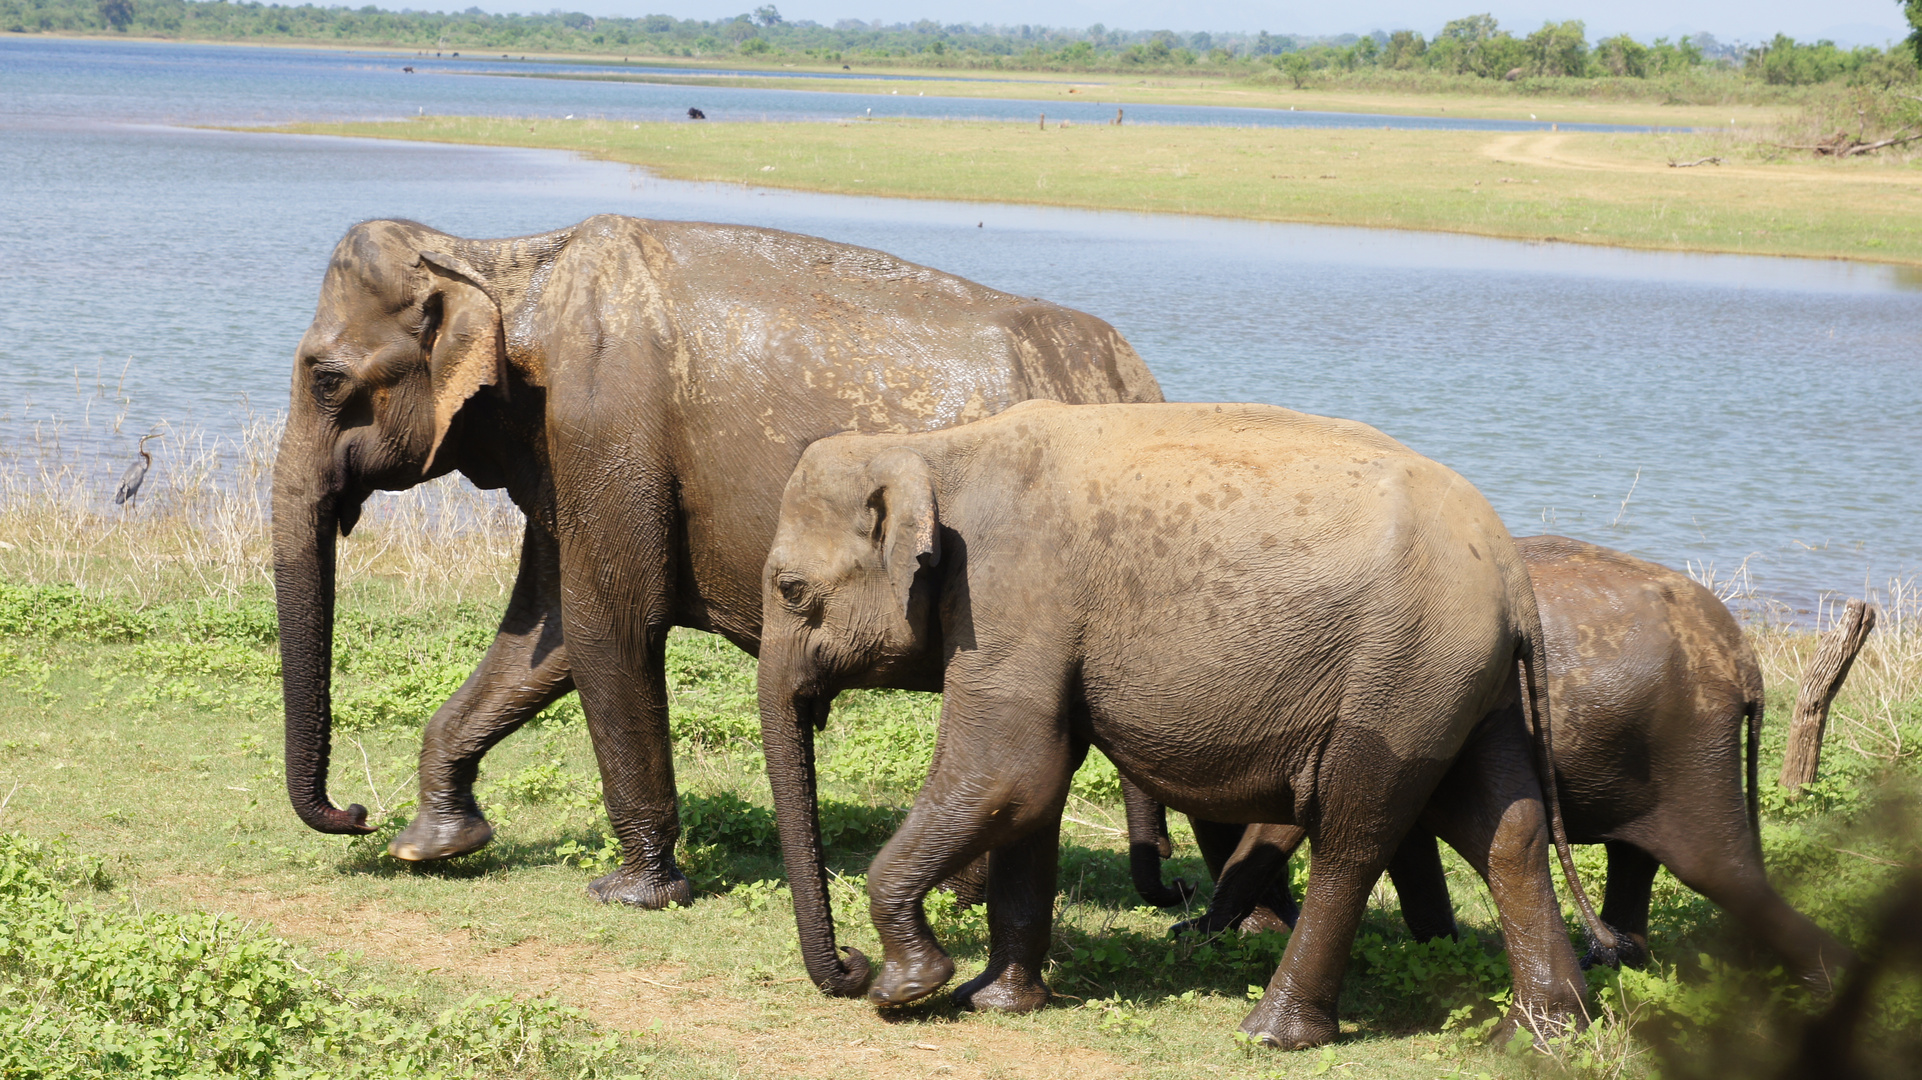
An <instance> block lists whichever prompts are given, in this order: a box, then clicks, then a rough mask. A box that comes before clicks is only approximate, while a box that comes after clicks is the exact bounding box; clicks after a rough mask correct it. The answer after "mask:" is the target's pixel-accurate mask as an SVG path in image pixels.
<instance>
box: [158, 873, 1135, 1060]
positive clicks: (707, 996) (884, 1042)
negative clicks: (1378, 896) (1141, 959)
mask: <svg viewBox="0 0 1922 1080" xmlns="http://www.w3.org/2000/svg"><path fill="white" fill-rule="evenodd" d="M143 891H147V892H148V893H150V894H151V893H164V894H168V895H171V896H173V897H176V898H177V899H178V900H179V902H181V903H183V904H188V905H192V906H193V907H196V908H199V909H201V910H205V911H217V912H225V913H228V914H232V915H235V916H238V917H239V918H242V919H246V920H248V921H251V922H255V923H260V924H265V925H266V926H269V927H271V928H272V929H273V932H274V933H276V934H278V935H279V936H280V937H282V938H284V939H286V940H288V941H290V942H293V943H295V944H297V945H303V946H306V947H308V948H312V949H316V950H323V951H329V952H331V951H334V950H342V951H348V952H359V953H361V954H363V955H366V956H368V957H371V958H374V959H378V960H383V961H387V962H391V963H396V964H401V965H404V966H407V967H413V968H416V969H419V970H420V971H422V972H426V973H434V972H447V973H449V974H453V975H459V976H461V977H464V978H467V979H471V980H473V981H475V982H479V983H481V984H484V985H486V986H489V987H492V988H496V989H505V990H511V991H514V992H516V993H524V994H529V995H539V994H548V995H552V997H553V998H554V999H555V1000H556V1001H559V1002H561V1003H563V1004H567V1005H571V1006H573V1007H575V1008H577V1009H580V1010H582V1011H583V1012H585V1013H587V1014H588V1015H589V1016H591V1017H592V1018H593V1019H594V1021H595V1022H596V1023H598V1024H600V1025H602V1026H603V1027H605V1028H608V1029H612V1030H617V1031H627V1032H636V1033H647V1034H649V1035H650V1036H652V1037H655V1038H660V1039H663V1040H665V1041H667V1042H669V1043H672V1044H675V1045H676V1046H677V1048H678V1049H680V1050H681V1051H683V1052H685V1053H687V1054H689V1055H690V1056H694V1057H703V1058H713V1057H721V1058H731V1059H733V1060H734V1061H735V1062H736V1063H737V1064H738V1065H739V1066H740V1067H741V1068H743V1069H744V1070H751V1069H756V1068H773V1069H775V1070H777V1071H778V1073H779V1075H781V1076H784V1077H787V1076H793V1077H819V1078H822V1080H829V1078H833V1080H841V1078H844V1077H852V1076H872V1077H877V1078H879V1077H886V1078H887V1080H900V1078H901V1077H903V1076H920V1077H939V1078H941V1080H970V1078H981V1080H986V1078H989V1077H996V1078H999V1077H1013V1078H1020V1080H1057V1078H1060V1080H1067V1078H1071V1077H1083V1076H1126V1075H1128V1074H1129V1073H1130V1072H1132V1071H1133V1070H1132V1069H1130V1068H1128V1067H1127V1066H1126V1065H1125V1064H1123V1063H1122V1062H1120V1061H1117V1060H1116V1059H1114V1058H1113V1057H1111V1056H1109V1055H1108V1054H1106V1053H1104V1052H1102V1051H1100V1050H1097V1049H1095V1048H1093V1047H1087V1046H1075V1047H1064V1046H1060V1045H1058V1044H1056V1043H1055V1042H1054V1041H1053V1040H1042V1039H1037V1038H1035V1037H1033V1035H1031V1034H1029V1033H1026V1032H1023V1031H1021V1030H1020V1028H1021V1024H1020V1022H1019V1021H1016V1022H1015V1023H1012V1024H1005V1023H1003V1024H998V1023H993V1022H991V1021H988V1020H986V1019H981V1020H973V1019H970V1018H963V1019H961V1020H959V1021H956V1022H943V1021H939V1020H937V1021H933V1022H922V1023H900V1022H891V1021H889V1020H887V1019H886V1018H884V1017H883V1016H882V1015H881V1014H879V1013H878V1012H877V1011H876V1010H875V1009H874V1008H872V1007H871V1006H869V1005H867V1004H866V1003H864V1002H858V1001H834V1000H830V999H828V998H825V997H821V996H818V995H816V994H815V993H814V991H813V989H812V988H811V987H809V986H807V981H806V979H805V978H796V979H792V980H783V981H781V982H777V983H775V984H773V985H771V986H770V987H768V993H769V994H770V995H776V996H778V998H779V1000H768V999H767V998H766V997H750V996H746V995H743V994H742V993H741V992H740V988H739V987H730V986H728V985H727V984H726V982H725V981H724V980H722V979H718V978H707V979H701V980H685V979H683V978H682V977H681V972H680V971H679V969H676V968H650V969H641V968H632V967H626V966H624V965H623V964H622V963H621V961H620V959H619V958H618V957H616V956H615V955H614V954H612V953H610V952H607V951H605V950H601V949H595V948H591V947H575V946H563V945H559V944H556V943H553V942H548V941H543V940H541V939H539V938H531V939H528V940H524V941H521V942H519V943H518V944H515V945H508V946H494V945H489V944H487V943H485V942H483V941H480V940H478V939H477V938H476V937H475V936H474V935H473V934H471V933H469V932H468V931H466V930H452V931H444V930H439V929H436V928H435V926H434V921H433V919H432V918H430V917H429V916H428V915H427V914H426V913H424V912H420V911H413V910H408V909H405V908H399V907H391V906H385V905H381V904H378V903H374V902H371V901H360V902H357V903H351V904H347V905H346V906H342V905H341V903H340V902H339V901H338V900H337V899H336V898H335V897H333V896H331V895H329V894H328V893H327V892H326V891H324V890H316V891H311V892H294V893H282V892H274V891H272V890H268V889H264V888H260V887H257V886H251V885H249V884H248V883H247V882H246V881H244V880H243V881H232V880H222V879H217V878H205V877H197V876H191V875H181V876H172V877H165V878H159V879H156V880H154V881H151V882H149V883H148V884H147V885H146V886H145V887H144V890H143ZM788 983H792V984H795V985H792V986H789V985H787V984H788Z"/></svg>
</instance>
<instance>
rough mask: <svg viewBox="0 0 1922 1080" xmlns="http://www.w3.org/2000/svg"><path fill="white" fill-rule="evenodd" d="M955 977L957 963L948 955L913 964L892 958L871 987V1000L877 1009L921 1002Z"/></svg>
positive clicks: (931, 956)
mask: <svg viewBox="0 0 1922 1080" xmlns="http://www.w3.org/2000/svg"><path fill="white" fill-rule="evenodd" d="M953 977H954V961H953V960H952V959H950V958H949V956H948V954H947V953H944V952H935V953H931V954H928V955H925V956H917V957H914V958H913V959H910V960H905V961H903V960H896V959H894V958H892V957H890V958H888V959H887V960H886V961H884V962H883V963H882V964H881V974H880V975H879V976H877V977H876V978H875V980H874V985H873V986H870V987H868V1000H869V1001H872V1002H874V1003H875V1004H876V1005H880V1006H884V1007H895V1006H901V1005H910V1004H913V1003H914V1002H917V1001H920V1000H921V999H922V998H924V997H927V996H928V995H929V994H932V993H934V992H935V991H936V990H939V989H941V987H942V986H943V985H944V984H946V983H947V981H948V980H949V979H951V978H953Z"/></svg>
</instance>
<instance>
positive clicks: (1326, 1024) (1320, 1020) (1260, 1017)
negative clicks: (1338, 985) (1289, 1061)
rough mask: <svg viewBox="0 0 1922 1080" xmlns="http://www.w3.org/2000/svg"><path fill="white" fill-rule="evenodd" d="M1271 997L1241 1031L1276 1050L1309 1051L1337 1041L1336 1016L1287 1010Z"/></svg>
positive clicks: (1250, 1014) (1264, 1001)
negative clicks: (1271, 999) (1272, 1000)
mask: <svg viewBox="0 0 1922 1080" xmlns="http://www.w3.org/2000/svg"><path fill="white" fill-rule="evenodd" d="M1272 997H1273V995H1272V994H1271V995H1269V997H1264V998H1262V999H1261V1004H1259V1005H1256V1006H1255V1011H1254V1012H1251V1013H1249V1014H1248V1018H1247V1019H1246V1020H1243V1021H1242V1022H1241V1030H1242V1031H1244V1032H1246V1033H1247V1034H1248V1035H1250V1036H1252V1037H1253V1038H1254V1039H1255V1040H1257V1041H1258V1042H1260V1043H1261V1044H1262V1045H1263V1046H1272V1047H1274V1048H1275V1049H1277V1050H1308V1049H1312V1048H1313V1047H1317V1046H1325V1045H1327V1044H1328V1043H1331V1042H1334V1041H1335V1040H1336V1039H1337V1038H1339V1037H1340V1035H1341V1026H1340V1025H1339V1024H1337V1023H1336V1022H1335V1017H1334V1014H1333V1013H1327V1014H1321V1013H1315V1012H1312V1011H1310V1010H1307V1009H1303V1008H1299V1007H1298V1008H1294V1009H1286V1008H1283V1007H1282V1006H1281V1005H1280V1004H1279V1003H1275V1002H1271V1001H1270V998H1272Z"/></svg>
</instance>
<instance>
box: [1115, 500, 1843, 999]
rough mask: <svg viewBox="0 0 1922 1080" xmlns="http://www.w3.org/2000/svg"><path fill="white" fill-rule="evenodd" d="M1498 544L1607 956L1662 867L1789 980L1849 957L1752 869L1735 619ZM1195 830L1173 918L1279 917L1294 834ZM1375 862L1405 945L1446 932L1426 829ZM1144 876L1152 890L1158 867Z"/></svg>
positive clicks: (1579, 555) (1708, 603)
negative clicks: (1397, 911) (1532, 655)
mask: <svg viewBox="0 0 1922 1080" xmlns="http://www.w3.org/2000/svg"><path fill="white" fill-rule="evenodd" d="M1515 544H1516V548H1517V549H1518V550H1519V551H1520V552H1521V555H1522V559H1523V560H1524V561H1525V562H1526V563H1527V564H1528V571H1529V575H1530V577H1531V578H1532V579H1533V581H1534V587H1535V597H1536V602H1537V604H1538V605H1539V607H1540V609H1541V615H1542V630H1543V633H1544V634H1545V635H1546V637H1547V645H1548V688H1549V699H1550V702H1551V704H1552V709H1553V716H1554V737H1555V757H1556V760H1555V774H1556V779H1557V786H1558V787H1559V789H1560V793H1561V803H1562V812H1563V814H1564V817H1565V820H1566V822H1567V826H1568V835H1569V840H1570V841H1571V842H1573V843H1578V844H1605V845H1607V851H1608V885H1607V890H1606V892H1605V893H1604V894H1603V902H1602V912H1601V916H1602V920H1603V921H1604V922H1606V923H1608V924H1609V925H1610V926H1611V927H1613V928H1614V929H1615V930H1617V931H1618V935H1617V936H1618V938H1619V939H1620V941H1621V943H1622V945H1621V949H1620V950H1619V955H1620V958H1621V960H1622V962H1623V963H1627V964H1634V965H1640V964H1642V963H1644V962H1646V961H1647V959H1648V909H1649V897H1650V891H1651V887H1652V885H1653V883H1654V879H1655V871H1656V870H1657V869H1658V868H1659V867H1661V866H1667V867H1668V868H1669V870H1670V871H1671V872H1672V873H1674V874H1675V876H1676V877H1677V878H1678V879H1680V880H1681V882H1682V883H1683V884H1685V885H1687V886H1688V887H1689V888H1691V889H1694V890H1695V891H1696V892H1698V893H1701V894H1702V895H1703V896H1706V897H1708V898H1709V899H1710V900H1713V901H1714V902H1715V903H1716V904H1718V905H1720V906H1721V907H1722V908H1723V910H1725V911H1727V912H1728V913H1729V914H1730V915H1732V916H1733V917H1734V918H1735V920H1736V922H1737V924H1739V925H1740V926H1741V927H1742V928H1743V929H1744V930H1746V931H1748V932H1749V933H1750V934H1752V935H1754V936H1755V937H1756V938H1757V939H1759V940H1761V941H1762V942H1764V943H1765V944H1767V945H1768V946H1769V947H1771V948H1772V949H1774V950H1775V952H1776V953H1777V954H1779V955H1780V956H1781V957H1782V959H1783V960H1784V961H1786V962H1787V964H1788V966H1789V969H1790V970H1791V971H1792V972H1793V973H1794V974H1796V975H1797V976H1798V977H1800V978H1801V979H1802V980H1803V981H1805V982H1806V983H1808V984H1809V985H1810V986H1812V987H1815V988H1817V989H1819V990H1827V989H1828V988H1829V986H1830V983H1831V980H1832V979H1833V977H1834V975H1835V973H1836V971H1837V969H1838V968H1840V967H1842V966H1844V965H1846V964H1848V963H1850V962H1852V961H1853V960H1854V956H1853V954H1852V953H1851V952H1850V951H1849V950H1848V948H1847V947H1846V946H1844V945H1843V944H1842V943H1841V942H1839V941H1837V940H1836V939H1835V938H1834V937H1832V936H1831V935H1829V934H1828V933H1827V932H1826V931H1824V930H1823V929H1822V928H1820V927H1818V926H1816V925H1815V924H1814V923H1813V922H1811V921H1810V920H1809V918H1808V917H1807V916H1805V915H1803V914H1802V913H1800V912H1798V911H1796V910H1795V909H1794V908H1792V907H1790V906H1789V905H1788V903H1787V902H1786V901H1784V900H1783V899H1782V897H1781V895H1780V894H1779V893H1777V892H1776V891H1775V889H1774V888H1773V887H1771V886H1770V885H1769V882H1768V875H1767V874H1766V873H1765V872H1764V869H1763V866H1762V846H1761V839H1760V832H1759V828H1758V825H1757V820H1756V818H1757V814H1756V788H1755V785H1756V781H1757V777H1756V742H1757V732H1758V729H1759V728H1760V727H1761V723H1762V701H1763V695H1762V674H1761V668H1760V666H1759V665H1758V664H1757V662H1756V659H1755V653H1754V650H1752V649H1751V648H1750V647H1749V644H1748V639H1747V637H1746V636H1745V635H1744V634H1743V633H1742V628H1741V627H1740V626H1739V625H1737V623H1736V622H1735V619H1734V617H1733V616H1731V615H1730V614H1729V611H1728V608H1727V607H1725V606H1724V605H1723V604H1722V602H1721V601H1720V600H1717V599H1716V598H1715V595H1714V594H1713V593H1711V592H1709V591H1708V590H1707V589H1705V588H1703V587H1702V586H1701V585H1699V584H1697V583H1695V582H1694V581H1691V580H1690V579H1689V578H1688V577H1686V576H1685V575H1682V574H1679V573H1676V572H1675V571H1673V570H1670V569H1668V568H1667V567H1664V566H1659V565H1656V564H1655V563H1651V562H1645V561H1643V560H1641V559H1637V558H1635V557H1634V556H1631V555H1627V554H1624V553H1622V552H1619V551H1614V550H1611V549H1609V548H1605V547H1600V546H1598V545H1595V544H1590V543H1585V542H1583V541H1580V540H1571V539H1569V538H1567V537H1563V536H1528V537H1522V538H1519V539H1517V540H1516V542H1515ZM1744 726H1746V727H1747V729H1748V731H1747V735H1748V739H1747V746H1746V749H1745V748H1744V746H1743V728H1744ZM1129 798H1130V800H1131V803H1132V804H1133V805H1131V814H1132V815H1133V816H1135V817H1143V818H1144V819H1145V817H1146V815H1147V814H1149V813H1152V812H1153V811H1154V810H1155V809H1157V808H1156V807H1155V804H1153V803H1152V801H1147V805H1146V808H1144V807H1143V806H1142V805H1141V803H1142V802H1143V801H1144V796H1142V795H1141V794H1139V793H1130V794H1129ZM1196 826H1197V828H1196V834H1195V835H1196V837H1197V839H1198V840H1199V841H1200V846H1201V847H1202V848H1203V852H1204V855H1205V856H1206V857H1207V861H1208V862H1209V868H1210V871H1211V872H1212V873H1215V874H1216V875H1217V876H1218V877H1219V881H1218V882H1217V885H1216V888H1215V895H1214V898H1213V900H1212V902H1211V903H1210V905H1209V910H1208V913H1207V914H1206V915H1204V916H1202V917H1201V918H1199V919H1196V920H1195V921H1194V922H1193V923H1192V924H1189V925H1192V926H1193V927H1194V928H1196V929H1201V930H1205V931H1216V930H1224V929H1227V928H1229V927H1232V926H1237V925H1244V926H1245V925H1248V924H1247V922H1246V920H1247V919H1249V918H1253V919H1254V920H1255V924H1254V925H1256V926H1257V927H1260V928H1268V927H1271V926H1273V925H1274V924H1276V923H1278V922H1280V923H1293V922H1294V918H1295V912H1294V901H1293V899H1292V897H1290V896H1289V895H1288V893H1287V891H1286V886H1285V884H1283V883H1284V882H1285V881H1286V877H1285V876H1284V875H1283V874H1282V871H1284V870H1285V869H1286V867H1287V863H1288V858H1289V856H1290V854H1291V853H1292V852H1293V851H1294V850H1295V848H1296V846H1297V845H1299V844H1300V842H1301V840H1302V838H1303V837H1302V832H1301V830H1300V829H1296V828H1294V827H1292V826H1286V825H1258V826H1253V827H1250V828H1249V829H1248V830H1247V834H1246V836H1243V835H1242V834H1241V833H1242V831H1241V828H1240V826H1222V825H1219V824H1214V823H1210V822H1206V821H1202V822H1196ZM1227 830H1232V831H1231V832H1230V831H1227ZM1144 842H1146V841H1145V839H1144ZM1224 844H1225V848H1224ZM1140 865H1141V861H1140V860H1139V859H1138V860H1137V868H1139V866H1140ZM1388 872H1389V876H1390V877H1391V878H1392V879H1393V881H1394V883H1395V889H1396V891H1397V892H1398V893H1399V894H1400V896H1401V908H1402V914H1403V917H1404V918H1405V919H1406V920H1407V922H1408V926H1409V929H1410V930H1411V931H1413V933H1414V934H1415V936H1416V937H1417V938H1419V939H1421V940H1427V939H1429V938H1432V937H1441V936H1450V937H1452V936H1453V935H1454V933H1455V917H1454V912H1453V910H1452V907H1451V905H1450V902H1449V897H1448V885H1447V881H1446V879H1445V878H1444V876H1443V874H1442V867H1441V861H1440V859H1439V858H1438V856H1437V854H1436V849H1435V840H1434V837H1433V836H1432V835H1426V834H1422V833H1420V832H1417V833H1412V834H1410V836H1409V839H1408V840H1407V842H1405V843H1404V844H1403V845H1402V847H1401V849H1400V850H1399V851H1398V852H1397V853H1396V855H1395V858H1394V860H1393V861H1391V862H1390V863H1389V867H1388ZM1148 882H1149V883H1150V884H1152V885H1153V886H1155V887H1161V886H1160V872H1159V869H1158V868H1157V869H1154V870H1152V871H1151V872H1150V876H1149V878H1148ZM1137 883H1138V884H1139V883H1140V880H1139V878H1138V882H1137Z"/></svg>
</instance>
